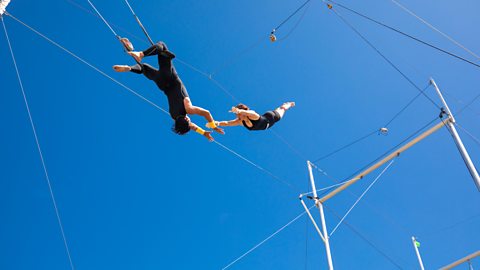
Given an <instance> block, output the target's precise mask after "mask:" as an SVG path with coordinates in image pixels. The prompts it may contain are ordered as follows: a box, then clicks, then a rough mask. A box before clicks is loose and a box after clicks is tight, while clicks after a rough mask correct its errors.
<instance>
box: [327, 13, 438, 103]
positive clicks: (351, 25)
mask: <svg viewBox="0 0 480 270" xmlns="http://www.w3.org/2000/svg"><path fill="white" fill-rule="evenodd" d="M331 10H333V12H334V13H335V14H336V15H337V16H338V17H339V18H340V20H342V21H343V22H344V23H345V24H346V25H347V26H348V27H349V28H350V29H352V30H353V31H354V32H355V33H356V34H357V35H358V36H359V37H360V38H361V39H362V40H363V41H365V43H367V44H368V45H369V46H370V47H371V48H372V49H373V50H375V52H377V54H378V55H380V56H381V57H382V58H383V59H384V60H385V61H386V62H387V63H388V64H390V66H392V67H393V68H394V69H395V70H396V71H397V72H398V73H399V74H400V75H402V77H403V78H404V79H405V80H407V81H408V82H409V83H410V84H411V85H412V86H413V87H414V88H415V89H417V90H418V91H419V92H420V93H422V89H421V88H420V87H419V86H418V85H417V84H415V83H414V82H413V81H412V80H411V79H410V78H409V77H408V76H407V75H406V74H405V73H403V71H401V70H400V68H398V67H397V66H396V65H395V64H394V63H393V62H392V61H391V60H390V59H389V58H388V57H387V56H386V55H385V54H383V53H382V52H381V51H380V50H379V49H378V48H377V47H376V46H375V45H373V43H372V42H370V40H368V39H367V38H366V37H365V36H364V35H363V34H362V33H360V31H359V30H358V29H357V28H356V27H355V26H353V24H351V23H350V22H349V21H348V20H347V19H345V17H343V16H342V15H341V14H340V12H338V11H337V10H336V9H335V8H332V9H331ZM423 96H425V97H426V98H427V99H428V100H429V101H430V102H431V103H432V104H433V105H434V106H435V107H437V108H438V109H440V106H438V105H437V103H436V102H435V101H433V99H431V98H430V97H429V96H427V95H426V94H425V93H423Z"/></svg>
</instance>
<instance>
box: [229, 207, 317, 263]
mask: <svg viewBox="0 0 480 270" xmlns="http://www.w3.org/2000/svg"><path fill="white" fill-rule="evenodd" d="M314 206H315V205H312V206H311V207H310V208H309V210H310V209H312V208H313V207H314ZM305 213H306V211H303V212H302V213H301V214H300V215H298V216H297V217H295V218H294V219H292V220H290V221H289V222H288V223H287V224H285V225H283V226H282V227H281V228H280V229H278V230H276V231H275V232H274V233H273V234H271V235H270V236H268V237H267V238H265V239H264V240H262V241H261V242H260V243H258V244H256V245H255V246H253V247H252V248H251V249H249V250H248V251H247V252H245V253H243V254H242V255H241V256H240V257H238V258H236V259H235V260H233V261H232V262H231V263H229V264H227V265H226V266H224V267H223V268H222V270H225V269H227V268H229V267H231V266H232V265H234V264H235V263H237V262H238V261H240V260H241V259H243V258H244V257H245V256H247V255H248V254H250V253H251V252H253V251H254V250H255V249H257V248H259V247H260V246H261V245H263V244H265V242H267V241H268V240H270V239H271V238H272V237H274V236H275V235H277V234H278V233H280V232H281V231H283V230H284V229H285V228H287V227H288V226H290V225H291V224H292V223H294V222H295V221H297V220H298V219H299V218H301V217H302V216H303V215H305Z"/></svg>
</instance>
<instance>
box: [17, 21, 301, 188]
mask: <svg viewBox="0 0 480 270" xmlns="http://www.w3.org/2000/svg"><path fill="white" fill-rule="evenodd" d="M8 16H10V17H11V18H13V19H14V20H15V21H17V22H18V23H20V24H22V25H23V26H25V27H26V28H28V29H29V30H30V31H32V32H34V33H35V34H37V35H39V36H40V37H42V38H43V39H45V40H47V41H48V42H50V43H51V44H53V45H55V46H56V47H58V48H60V49H61V50H63V51H65V52H66V53H68V54H69V55H71V56H73V57H74V58H75V59H77V60H78V61H80V62H82V63H83V64H85V65H87V66H89V67H90V68H92V69H93V70H95V71H96V72H98V73H100V74H101V75H103V76H104V77H106V78H108V79H110V80H111V81H113V82H114V83H116V84H118V85H119V86H121V87H123V88H124V89H126V90H128V91H129V92H130V93H132V94H134V95H135V96H137V97H138V98H140V99H141V100H143V101H145V102H147V103H148V104H150V105H152V106H153V107H155V108H157V109H159V110H161V111H162V112H163V113H165V114H167V115H169V113H168V111H166V110H165V109H163V108H162V107H160V106H158V105H157V104H155V103H154V102H153V101H151V100H149V99H147V98H146V97H144V96H143V95H141V94H139V93H138V92H136V91H135V90H133V89H131V88H130V87H128V86H126V85H124V84H123V83H121V82H119V81H117V80H115V79H114V78H112V77H111V76H109V75H108V74H106V73H105V72H103V71H101V70H100V69H99V68H97V67H96V66H94V65H92V64H90V63H89V62H87V61H86V60H84V59H82V58H81V57H79V56H78V55H76V54H74V53H73V52H71V51H70V50H68V49H66V48H65V47H63V46H61V45H60V44H58V43H57V42H55V41H53V40H52V39H50V38H48V37H47V36H45V35H44V34H42V33H40V32H39V31H37V30H35V29H34V28H33V27H31V26H29V25H27V24H26V23H24V22H22V21H21V20H19V19H18V18H16V17H14V16H13V15H11V14H8ZM215 143H216V144H217V145H218V146H220V147H222V148H224V149H225V150H228V151H229V152H231V153H232V154H234V155H235V156H237V157H239V158H241V159H242V160H244V161H246V162H248V163H249V164H251V165H252V166H254V167H256V168H257V169H259V170H261V171H262V172H264V173H266V174H268V175H269V176H271V177H272V178H274V179H275V180H277V181H279V182H280V183H283V184H284V185H286V186H288V187H289V188H291V189H294V188H295V186H294V185H293V184H291V183H289V182H287V181H286V180H283V179H282V178H281V177H278V176H276V175H275V174H273V173H272V172H270V171H269V170H267V169H265V168H263V167H261V166H260V165H258V164H256V163H254V162H252V161H250V160H249V159H247V158H246V157H244V156H242V155H240V154H239V153H237V152H236V151H234V150H232V149H230V148H229V147H227V146H225V145H223V144H221V143H219V142H217V141H215ZM295 191H298V189H297V190H295Z"/></svg>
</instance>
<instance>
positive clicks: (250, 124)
mask: <svg viewBox="0 0 480 270" xmlns="http://www.w3.org/2000/svg"><path fill="white" fill-rule="evenodd" d="M294 106H295V102H285V103H283V104H282V106H280V107H278V108H276V109H275V110H273V111H268V112H266V113H264V114H263V115H260V114H258V113H257V112H255V111H254V110H250V108H249V107H248V106H247V105H244V104H238V105H237V106H235V107H232V110H231V111H230V112H232V113H234V114H236V115H237V118H236V119H233V120H230V121H220V122H217V123H216V124H217V125H218V126H221V127H232V126H240V125H242V126H244V127H245V128H247V129H248V130H266V129H269V128H271V127H272V126H273V125H274V124H275V123H276V122H278V121H280V119H282V117H283V115H284V114H285V112H286V111H287V110H288V109H290V108H292V107H294Z"/></svg>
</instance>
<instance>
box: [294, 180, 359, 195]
mask: <svg viewBox="0 0 480 270" xmlns="http://www.w3.org/2000/svg"><path fill="white" fill-rule="evenodd" d="M350 181H352V180H347V181H344V182H340V183H337V184H335V185H331V186H328V187H324V188H320V189H317V190H316V191H317V192H318V191H324V190H327V189H331V188H334V187H338V186H341V185H343V184H346V183H348V182H350ZM312 193H313V191H310V192H305V193H302V194H301V195H302V196H305V195H309V194H312Z"/></svg>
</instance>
